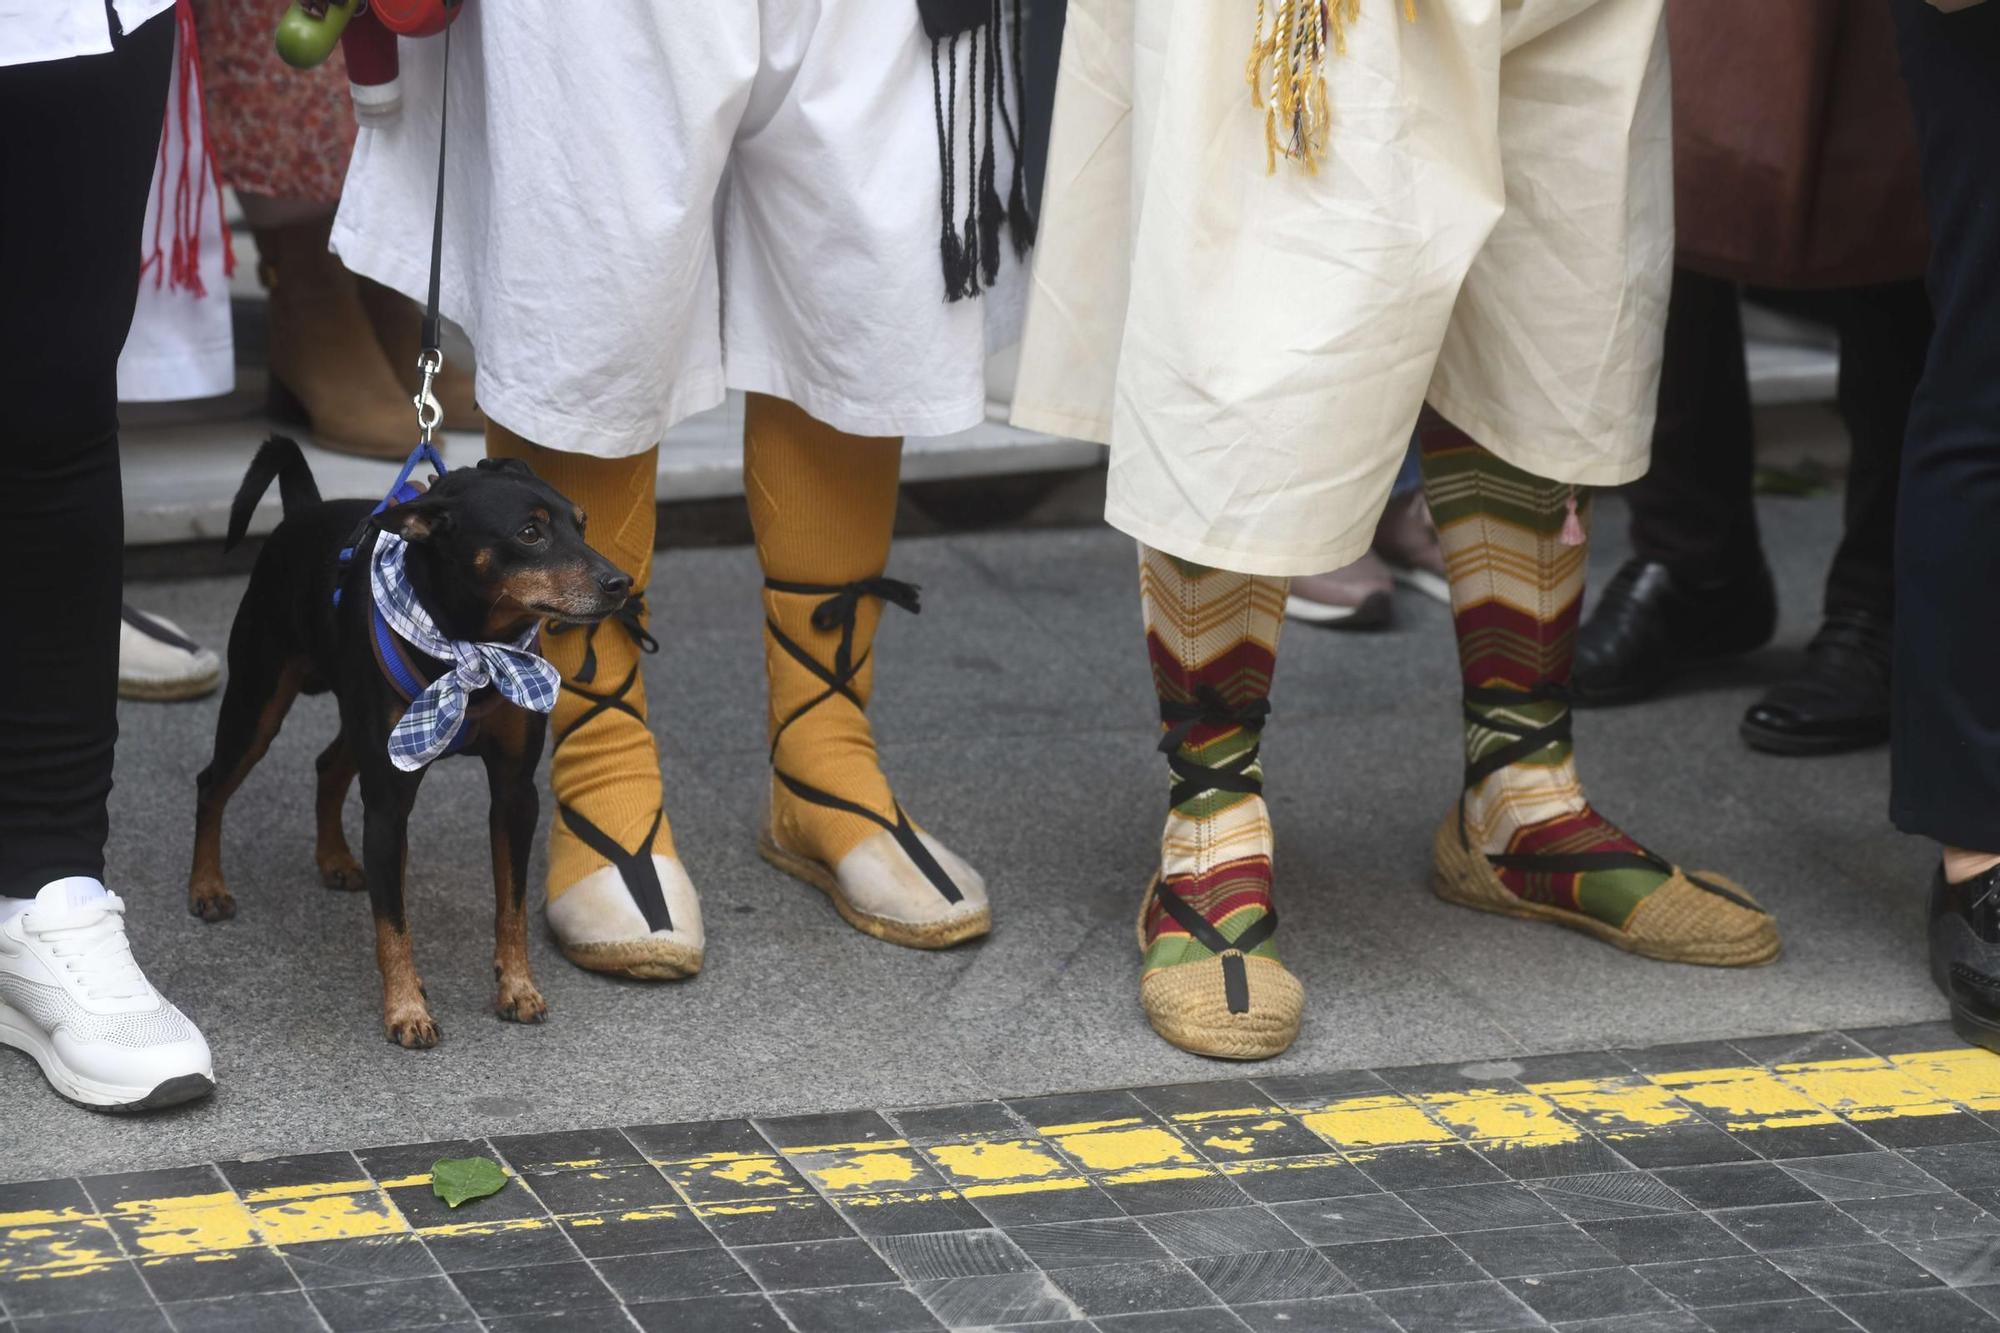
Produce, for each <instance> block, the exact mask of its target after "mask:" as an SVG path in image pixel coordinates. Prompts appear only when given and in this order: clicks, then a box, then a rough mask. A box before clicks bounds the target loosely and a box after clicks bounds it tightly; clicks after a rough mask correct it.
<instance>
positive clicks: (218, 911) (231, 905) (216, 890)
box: [188, 884, 236, 925]
mask: <svg viewBox="0 0 2000 1333" xmlns="http://www.w3.org/2000/svg"><path fill="white" fill-rule="evenodd" d="M188 911H190V912H192V913H193V914H194V915H196V916H198V917H200V918H201V919H202V920H203V921H206V922H208V923H209V924H211V925H213V924H214V923H215V922H217V921H227V920H229V918H230V917H232V916H235V915H236V899H234V898H232V897H231V896H230V894H229V890H228V889H225V888H223V887H222V886H221V885H220V884H205V885H201V886H199V887H196V886H192V885H191V886H189V888H188Z"/></svg>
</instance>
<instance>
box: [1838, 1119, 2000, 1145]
mask: <svg viewBox="0 0 2000 1333" xmlns="http://www.w3.org/2000/svg"><path fill="white" fill-rule="evenodd" d="M1859 1127H1860V1129H1861V1130H1862V1131H1863V1132H1864V1133H1866V1134H1867V1135H1868V1137H1869V1138H1871V1139H1873V1140H1875V1141H1876V1142H1877V1143H1880V1144H1882V1145H1883V1146H1884V1147H1888V1148H1923V1147H1935V1146H1937V1145H1940V1144H1948V1143H1991V1142H1994V1141H1995V1140H2000V1129H1995V1128H1994V1127H1993V1126H1992V1125H1989V1124H1987V1123H1986V1122H1985V1121H1984V1120H1981V1119H1980V1118H1979V1117H1978V1116H1976V1115H1973V1114H1971V1113H1970V1112H1965V1111H1958V1112H1954V1113H1952V1114H1951V1115H1913V1116H1890V1117H1887V1118H1885V1119H1881V1120H1868V1121H1864V1122H1862V1124H1861V1125H1860V1126H1859Z"/></svg>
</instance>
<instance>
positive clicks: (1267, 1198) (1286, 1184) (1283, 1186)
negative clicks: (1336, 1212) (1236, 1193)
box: [1234, 1155, 1381, 1203]
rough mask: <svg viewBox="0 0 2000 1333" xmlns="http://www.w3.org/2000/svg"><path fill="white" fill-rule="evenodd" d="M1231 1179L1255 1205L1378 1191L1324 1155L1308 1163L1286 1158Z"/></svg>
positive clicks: (1341, 1162) (1339, 1161) (1353, 1170)
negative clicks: (1255, 1201) (1253, 1200)
mask: <svg viewBox="0 0 2000 1333" xmlns="http://www.w3.org/2000/svg"><path fill="white" fill-rule="evenodd" d="M1234 1179H1235V1181H1236V1186H1237V1188H1238V1189H1240V1190H1242V1191H1243V1192H1244V1193H1245V1194H1247V1195H1248V1196H1249V1197H1251V1198H1253V1199H1255V1200H1257V1201H1258V1202H1259V1203H1291V1202H1296V1201H1297V1200H1300V1199H1336V1198H1342V1197H1345V1196H1347V1195H1350V1194H1373V1193H1376V1192H1378V1191H1379V1190H1380V1188H1381V1187H1380V1186H1378V1185H1377V1184H1376V1183H1375V1182H1374V1181H1372V1180H1370V1179H1369V1178H1368V1177H1367V1175H1366V1174H1365V1173H1364V1172H1363V1171H1362V1170H1361V1168H1360V1167H1358V1166H1355V1165H1354V1164H1353V1163H1352V1162H1348V1161H1345V1160H1342V1159H1339V1158H1331V1157H1329V1156H1327V1155H1320V1156H1317V1157H1315V1158H1313V1159H1311V1160H1310V1161H1303V1160H1300V1159H1288V1160H1285V1161H1283V1162H1280V1163H1278V1164H1277V1165H1275V1166H1268V1167H1267V1168H1265V1169H1259V1170H1254V1171H1243V1172H1239V1173H1238V1174H1237V1175H1236V1176H1235V1177H1234Z"/></svg>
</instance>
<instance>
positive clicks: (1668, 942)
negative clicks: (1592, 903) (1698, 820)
mask: <svg viewBox="0 0 2000 1333" xmlns="http://www.w3.org/2000/svg"><path fill="white" fill-rule="evenodd" d="M1432 850H1433V856H1434V859H1433V864H1434V866H1435V875H1434V877H1433V878H1432V880H1431V887H1432V888H1433V889H1434V890H1435V891H1436V892H1437V895H1438V897H1440V898H1443V899H1444V900H1445V901H1446V902H1453V903H1457V904H1459V905H1460V906H1462V907H1476V908H1478V909H1479V910H1480V911H1482V912H1498V913H1500V914H1502V915H1504V916H1518V917H1526V918H1528V919H1530V920H1536V921H1553V922H1555V923H1556V924H1558V925H1563V926H1568V927H1569V928H1570V929H1572V930H1580V931H1583V932H1584V933H1586V934H1589V935H1594V936H1596V937H1597V938H1598V939H1600V940H1603V941H1604V942H1605V943H1606V944H1612V945H1616V946H1617V947H1618V948H1620V949H1624V950H1626V951H1627V952H1629V953H1636V954H1641V955H1643V956H1645V957H1647V958H1658V959H1660V960H1662V961H1664V962H1669V963H1699V964H1702V965H1704V966H1707V967H1751V966H1754V965H1756V964H1758V963H1768V962H1770V961H1771V960H1772V959H1774V958H1776V957H1777V956H1778V951H1779V949H1780V948H1781V947H1782V945H1781V944H1780V942H1779V939H1778V926H1777V922H1775V921H1773V920H1772V919H1771V916H1770V914H1769V913H1767V912H1765V911H1764V909H1763V908H1761V907H1759V906H1758V905H1757V900H1756V899H1754V898H1752V897H1751V896H1750V894H1749V893H1748V892H1747V891H1746V890H1744V889H1743V887H1742V886H1741V885H1738V884H1737V883H1735V882H1734V881H1733V880H1729V879H1726V878H1724V877H1723V876H1721V875H1717V874H1713V873H1711V872H1709V871H1705V870H1704V871H1701V872H1699V873H1697V874H1689V873H1688V872H1686V871H1684V870H1682V869H1681V868H1680V867H1678V866H1675V865H1672V864H1670V863H1669V862H1667V861H1665V860H1663V859H1661V858H1660V857H1658V856H1655V855H1653V853H1651V852H1646V851H1641V852H1638V853H1631V852H1591V853H1581V854H1577V855H1560V854H1553V853H1552V854H1547V855H1526V856H1488V855H1486V854H1484V853H1482V852H1481V851H1479V849H1478V848H1476V847H1473V846H1472V845H1471V843H1470V841H1469V840H1468V839H1467V837H1466V832H1465V817H1464V808H1463V806H1455V807H1453V809H1452V811H1451V813H1450V814H1448V815H1446V816H1445V818H1444V822H1443V823H1442V824H1440V825H1438V831H1437V837H1436V838H1435V839H1434V840H1433V846H1432ZM1503 866H1504V867H1506V868H1509V869H1516V870H1529V871H1539V872H1545V873H1553V874H1561V873H1565V872H1570V873H1577V872H1583V871H1591V870H1612V869H1620V868H1627V867H1629V868H1632V869H1648V870H1654V871H1657V872H1658V873H1660V874H1662V875H1666V876H1667V877H1668V879H1667V882H1666V883H1665V884H1662V885H1661V886H1660V887H1659V888H1657V889H1654V890H1653V891H1652V892H1651V893H1649V894H1647V895H1646V896H1645V897H1644V898H1642V899H1640V900H1639V905H1638V906H1637V907H1635V908H1633V909H1632V914H1631V915H1630V916H1628V917H1627V918H1626V919H1625V920H1624V921H1623V922H1621V923H1618V924H1615V925H1614V924H1612V923H1611V922H1608V921H1601V920H1599V919H1598V918H1596V917H1594V916H1591V915H1589V914H1588V913H1586V912H1578V911H1573V910H1571V909H1569V908H1566V907H1558V906H1556V905H1554V904H1553V903H1538V902H1530V901H1528V900H1527V899H1525V898H1522V897H1520V896H1518V895H1516V894H1515V893H1513V892H1512V891H1510V890H1509V889H1508V888H1507V885H1506V884H1505V882H1503V881H1502V880H1501V878H1500V874H1499V870H1498V867H1503Z"/></svg>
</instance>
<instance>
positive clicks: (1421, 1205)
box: [1402, 1184, 1563, 1235]
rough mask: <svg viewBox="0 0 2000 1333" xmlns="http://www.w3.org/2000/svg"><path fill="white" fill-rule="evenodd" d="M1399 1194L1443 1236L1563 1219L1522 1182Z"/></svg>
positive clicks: (1532, 1224)
mask: <svg viewBox="0 0 2000 1333" xmlns="http://www.w3.org/2000/svg"><path fill="white" fill-rule="evenodd" d="M1402 1197H1403V1201H1404V1202H1405V1203H1407V1204H1409V1205H1410V1207H1412V1208H1414V1209H1415V1210H1416V1211H1417V1212H1418V1213H1419V1214H1421V1215H1422V1216H1423V1218H1424V1220H1425V1221H1427V1222H1429V1223H1430V1224H1431V1225H1432V1226H1434V1227H1436V1228H1437V1229H1438V1230H1439V1231H1442V1232H1444V1233H1446V1234H1447V1235H1450V1234H1452V1233H1455V1232H1460V1231H1482V1230H1486V1229H1488V1228H1491V1227H1522V1226H1534V1225H1537V1224H1540V1223H1549V1222H1560V1221H1562V1220H1563V1218H1562V1215H1561V1214H1560V1213H1558V1212H1556V1210H1555V1209H1553V1208H1551V1207H1549V1206H1548V1205H1547V1204H1546V1203H1544V1202H1542V1200H1541V1198H1540V1197H1539V1196H1538V1195H1536V1194H1535V1192H1534V1191H1533V1190H1530V1189H1528V1188H1527V1187H1526V1186H1523V1185H1515V1184H1506V1185H1459V1186H1454V1187H1452V1188H1449V1189H1432V1190H1410V1191H1407V1192H1405V1193H1404V1194H1403V1196H1402Z"/></svg>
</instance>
